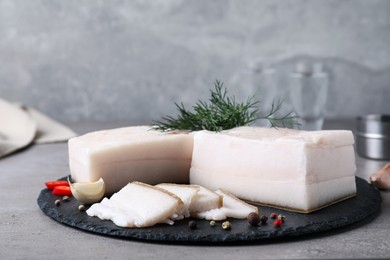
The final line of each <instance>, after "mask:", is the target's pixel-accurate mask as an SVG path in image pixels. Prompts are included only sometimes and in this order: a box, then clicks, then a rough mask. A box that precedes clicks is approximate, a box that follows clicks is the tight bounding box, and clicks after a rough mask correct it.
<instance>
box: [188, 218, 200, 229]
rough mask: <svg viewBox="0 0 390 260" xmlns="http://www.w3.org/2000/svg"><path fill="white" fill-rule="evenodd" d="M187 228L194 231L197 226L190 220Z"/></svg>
mask: <svg viewBox="0 0 390 260" xmlns="http://www.w3.org/2000/svg"><path fill="white" fill-rule="evenodd" d="M188 226H189V227H190V228H191V229H196V228H197V226H198V225H197V223H196V221H194V220H191V221H189V222H188Z"/></svg>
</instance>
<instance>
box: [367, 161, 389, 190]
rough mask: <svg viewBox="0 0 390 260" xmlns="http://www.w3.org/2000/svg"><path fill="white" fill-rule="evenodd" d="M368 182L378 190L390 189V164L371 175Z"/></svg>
mask: <svg viewBox="0 0 390 260" xmlns="http://www.w3.org/2000/svg"><path fill="white" fill-rule="evenodd" d="M370 182H371V183H372V184H374V186H375V187H377V188H378V189H390V163H388V164H386V165H385V166H384V167H383V168H382V169H380V170H379V171H377V172H376V173H374V174H373V175H371V177H370Z"/></svg>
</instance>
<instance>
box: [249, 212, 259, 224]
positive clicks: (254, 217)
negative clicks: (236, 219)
mask: <svg viewBox="0 0 390 260" xmlns="http://www.w3.org/2000/svg"><path fill="white" fill-rule="evenodd" d="M247 220H248V223H249V224H251V225H252V226H257V225H258V224H259V223H260V217H259V214H257V213H256V212H251V213H249V215H248V219H247Z"/></svg>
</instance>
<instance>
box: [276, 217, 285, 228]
mask: <svg viewBox="0 0 390 260" xmlns="http://www.w3.org/2000/svg"><path fill="white" fill-rule="evenodd" d="M282 223H283V221H282V220H281V219H280V218H278V219H277V220H275V221H274V226H275V227H280V226H281V225H282Z"/></svg>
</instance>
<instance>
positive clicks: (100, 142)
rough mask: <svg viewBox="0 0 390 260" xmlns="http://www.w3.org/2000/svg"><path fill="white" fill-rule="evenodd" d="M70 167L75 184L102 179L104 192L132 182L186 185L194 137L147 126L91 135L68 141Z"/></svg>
mask: <svg viewBox="0 0 390 260" xmlns="http://www.w3.org/2000/svg"><path fill="white" fill-rule="evenodd" d="M68 146H69V167H70V172H71V177H72V179H73V180H74V181H75V182H93V181H97V180H99V178H102V179H103V180H104V182H105V185H106V193H114V192H117V191H119V190H120V189H121V188H123V187H124V186H125V185H126V184H128V183H129V182H131V181H140V182H144V183H148V184H151V185H154V184H158V183H162V182H170V183H188V181H189V179H188V178H189V168H190V165H191V156H192V146H193V137H192V134H188V133H185V132H177V131H176V132H173V131H172V132H160V131H155V130H151V127H150V126H134V127H124V128H117V129H112V130H103V131H97V132H91V133H88V134H85V135H82V136H79V137H75V138H72V139H70V140H69V143H68Z"/></svg>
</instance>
